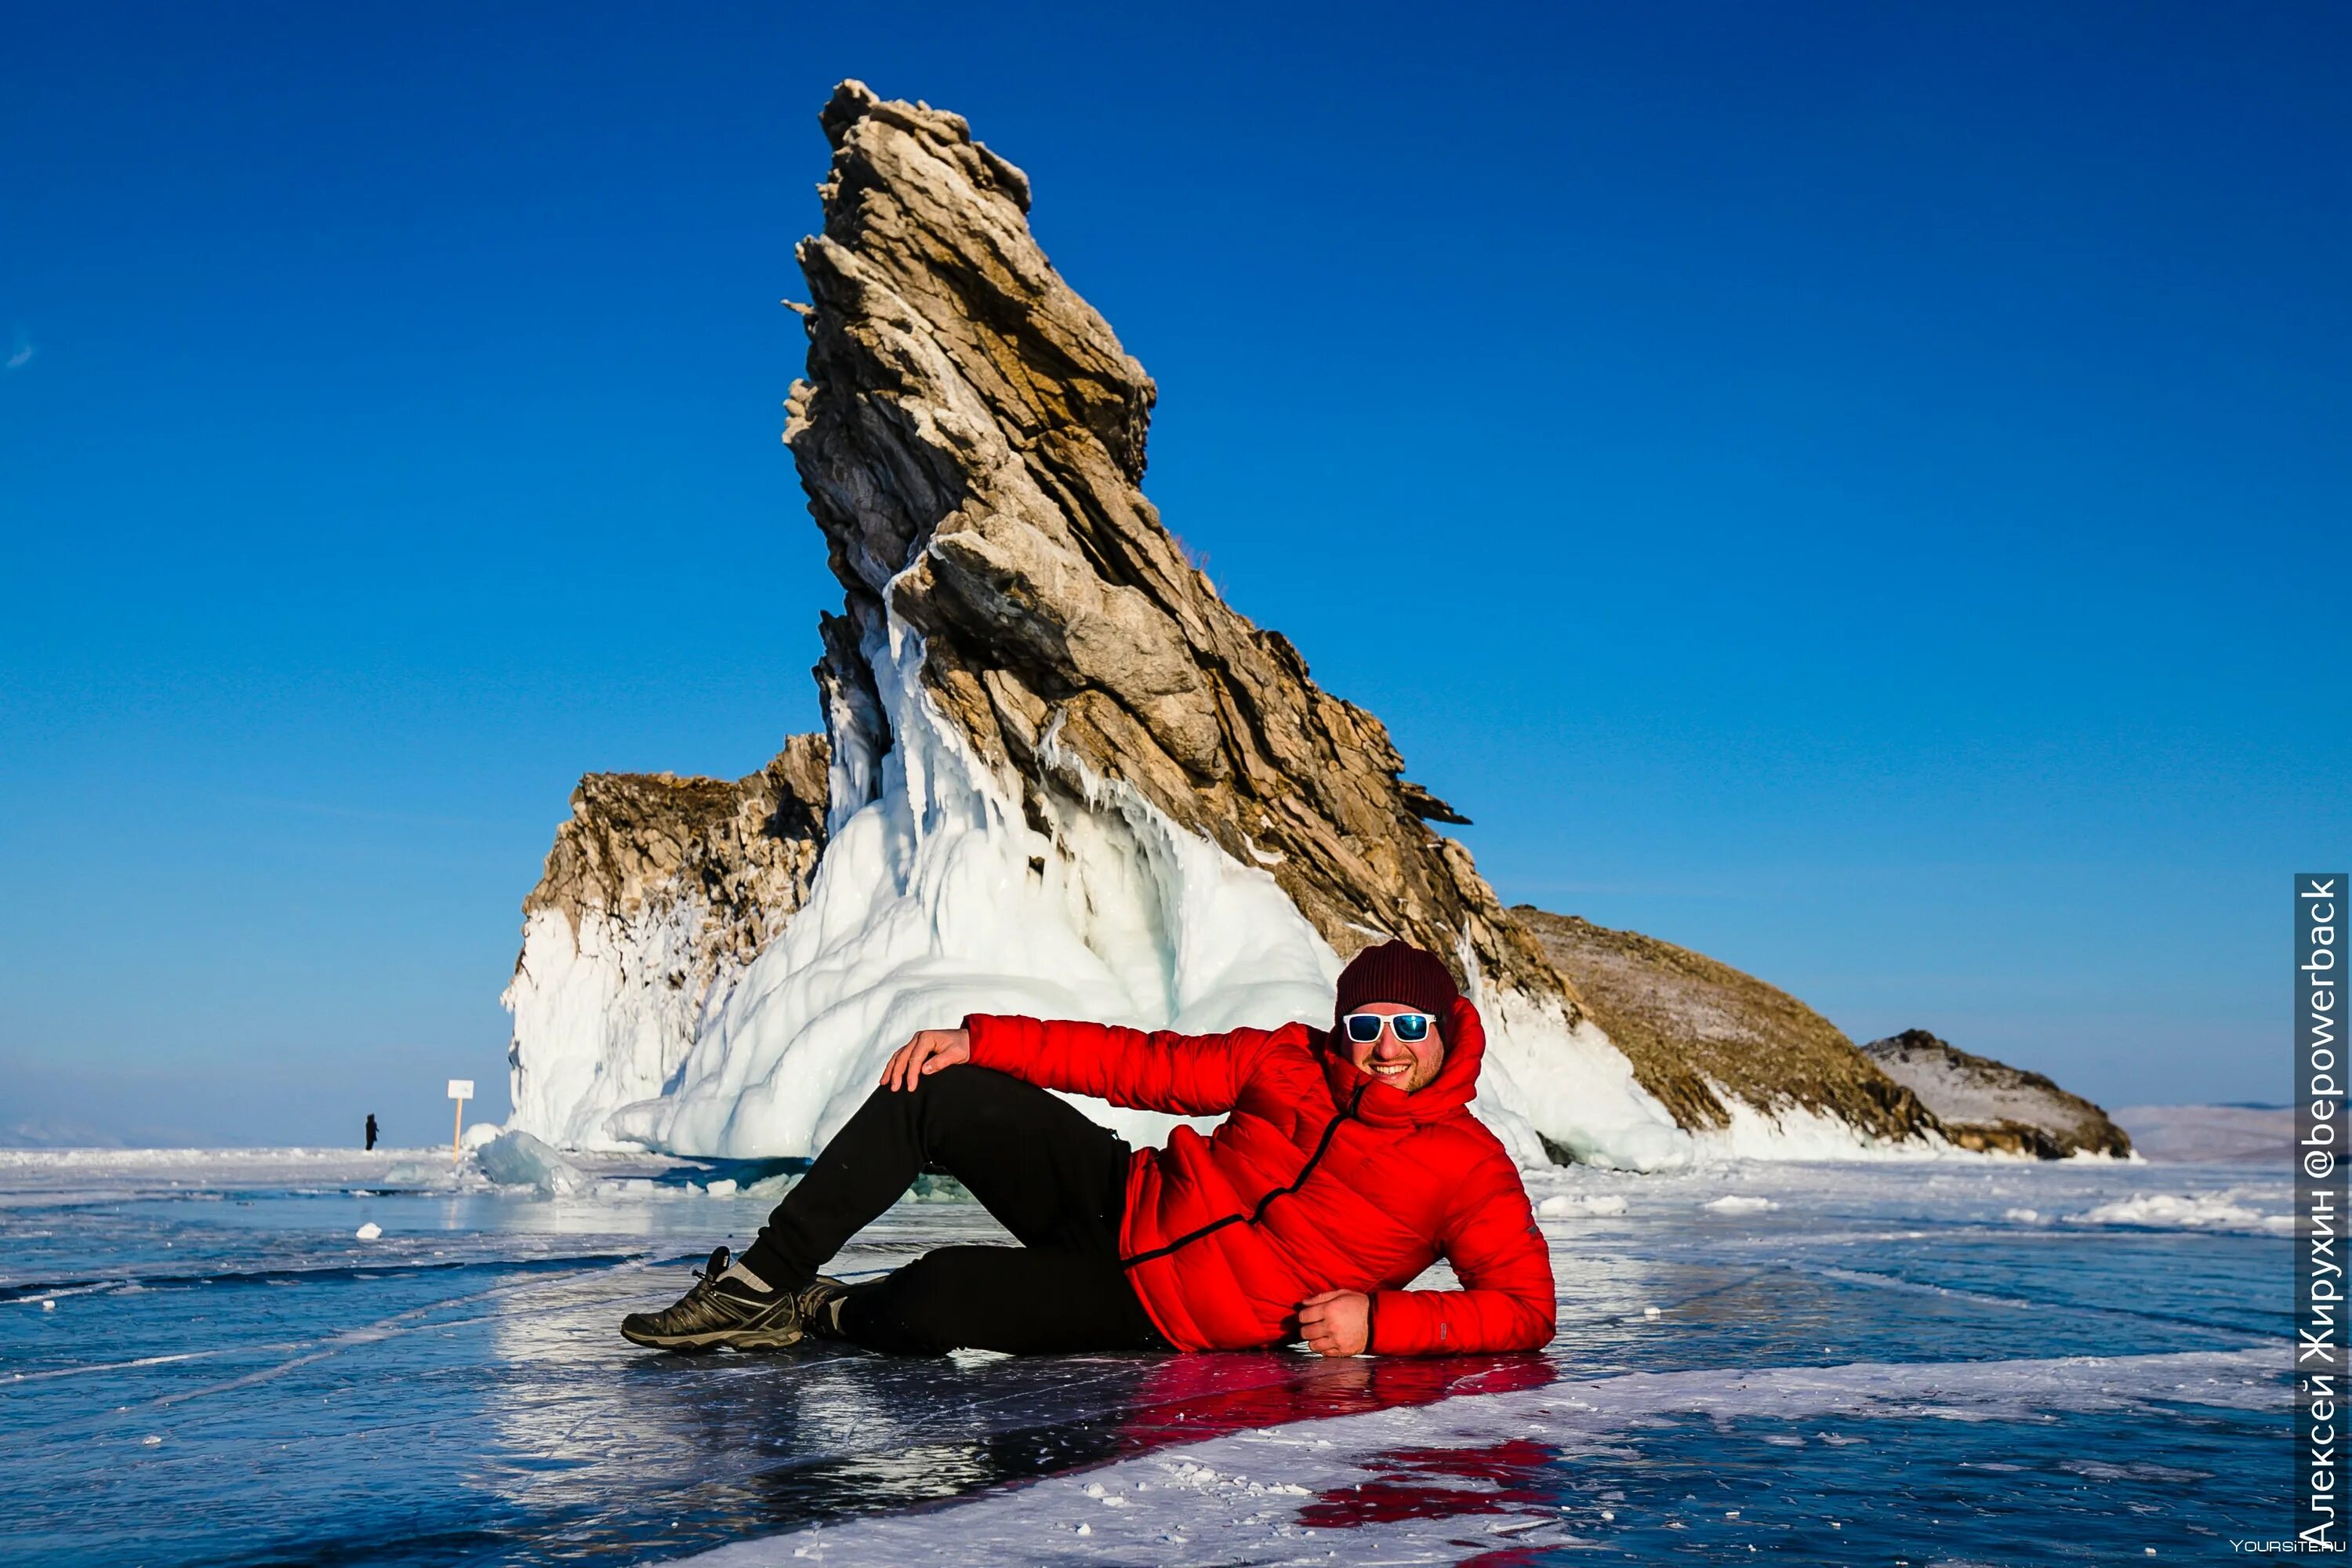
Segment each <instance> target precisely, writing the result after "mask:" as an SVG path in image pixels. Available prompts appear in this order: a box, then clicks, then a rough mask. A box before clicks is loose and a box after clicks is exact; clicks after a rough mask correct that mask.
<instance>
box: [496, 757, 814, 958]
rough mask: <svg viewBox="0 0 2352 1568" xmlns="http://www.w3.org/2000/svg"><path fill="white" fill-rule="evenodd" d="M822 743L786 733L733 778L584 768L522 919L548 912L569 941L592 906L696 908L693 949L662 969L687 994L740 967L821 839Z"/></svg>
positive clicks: (631, 917)
mask: <svg viewBox="0 0 2352 1568" xmlns="http://www.w3.org/2000/svg"><path fill="white" fill-rule="evenodd" d="M825 760H826V748H825V740H824V736H822V735H794V736H793V737H792V738H791V739H790V740H788V741H786V742H784V749H783V750H782V752H778V753H777V754H776V757H775V760H774V761H772V762H771V763H769V764H768V765H767V766H766V767H764V768H762V769H761V770H760V771H759V772H758V773H752V774H750V775H749V776H747V777H744V778H740V779H735V780H732V781H730V780H726V779H711V778H680V777H678V776H677V774H676V773H590V774H588V775H587V776H586V777H584V778H583V779H582V780H581V781H580V787H579V788H577V789H575V790H573V791H572V819H571V820H570V821H568V822H566V823H565V824H564V825H563V826H562V827H560V828H558V829H557V830H556V835H555V847H553V848H552V849H551V850H549V851H548V855H547V868H546V870H545V872H544V873H543V874H542V875H541V878H540V879H539V886H537V887H536V888H533V889H531V890H530V896H529V897H528V898H526V899H524V900H523V905H522V908H523V914H524V916H525V918H526V920H528V918H529V917H530V915H531V914H532V913H533V912H535V911H537V910H557V911H559V912H561V913H562V915H563V916H564V917H565V918H566V919H567V920H568V921H570V922H571V926H572V935H573V938H574V940H575V941H576V940H577V939H578V936H579V931H580V922H581V921H582V919H583V917H584V916H587V915H589V914H591V913H594V914H598V915H603V916H605V917H607V918H610V919H612V920H614V921H618V922H621V923H624V924H626V923H628V922H631V921H636V920H639V919H640V918H641V917H643V916H645V915H646V914H647V913H649V912H653V913H666V912H669V911H672V910H676V909H677V908H678V907H679V906H683V905H688V904H691V905H693V906H695V909H694V919H693V920H692V921H689V922H688V925H689V926H690V928H691V929H692V930H693V931H694V933H695V934H694V938H693V948H694V956H693V957H692V959H691V960H689V961H688V962H687V963H683V964H682V965H681V966H680V967H679V968H678V969H677V972H676V973H673V974H672V975H670V976H668V977H667V984H669V985H671V986H672V987H673V988H677V989H691V990H692V991H693V992H694V993H695V994H696V996H697V997H699V996H700V995H701V994H703V993H704V992H705V991H707V990H708V988H709V984H710V982H711V981H712V979H713V978H714V977H715V976H717V975H718V974H719V973H721V972H722V971H726V972H731V971H733V970H736V969H740V967H741V966H742V965H743V964H746V963H750V962H751V959H752V958H753V957H754V956H755V955H756V954H757V953H758V952H759V951H760V949H761V948H762V947H764V946H766V945H767V942H768V940H769V939H770V938H771V937H772V936H774V935H775V934H776V933H777V932H778V931H782V929H783V927H784V922H785V921H788V920H790V919H791V918H792V916H793V911H794V910H798V909H799V908H800V906H801V902H802V900H804V899H805V898H806V897H807V896H808V889H809V882H810V880H811V879H813V878H814V876H815V875H816V863H817V857H818V855H819V854H820V853H821V852H822V851H823V849H824V816H825V813H824V807H825Z"/></svg>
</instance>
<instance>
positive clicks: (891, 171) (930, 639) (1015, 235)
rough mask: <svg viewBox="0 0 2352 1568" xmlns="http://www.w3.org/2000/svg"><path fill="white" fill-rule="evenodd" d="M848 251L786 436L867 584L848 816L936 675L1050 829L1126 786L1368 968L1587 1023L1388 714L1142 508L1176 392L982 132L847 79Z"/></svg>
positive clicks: (815, 255)
mask: <svg viewBox="0 0 2352 1568" xmlns="http://www.w3.org/2000/svg"><path fill="white" fill-rule="evenodd" d="M823 121H824V130H825V134H826V137H827V138H828V140H829V141H830V142H831V143H832V145H833V149H834V152H833V162H832V167H831V171H830V173H829V174H828V176H827V178H826V180H825V182H824V184H823V185H822V186H820V187H819V188H820V191H821V192H822V194H823V195H824V231H823V232H822V233H821V234H817V235H814V236H812V237H809V238H808V239H806V240H804V241H803V243H802V245H801V247H800V249H799V257H800V260H801V265H802V268H803V272H804V273H805V274H806V276H807V279H808V284H809V289H810V294H811V299H812V300H813V304H812V305H811V306H810V307H809V308H808V309H807V310H805V311H804V313H803V323H804V325H805V327H806V330H807V332H808V340H809V351H808V372H807V377H806V379H805V380H804V381H803V382H800V383H797V384H795V385H794V387H793V393H792V396H791V398H790V400H789V412H790V417H789V420H788V424H787V427H786V430H785V440H786V441H787V442H788V443H789V445H790V446H791V447H792V450H793V458H794V459H795V461H796V462H797V464H798V465H799V468H800V473H801V479H802V483H803V487H804V488H805V489H806V490H807V492H808V495H809V505H810V510H811V512H812V514H813V515H814V518H815V520H816V521H817V524H818V526H819V527H820V528H821V529H823V531H824V534H825V538H826V540H827V542H828V544H829V546H830V554H831V562H832V565H833V568H834V571H835V575H836V576H838V577H839V578H840V580H841V583H842V585H843V588H844V591H845V605H844V610H843V614H842V615H841V616H838V617H828V618H827V620H826V623H825V626H824V644H825V653H824V659H823V661H822V662H821V663H820V664H819V666H818V668H817V677H818V681H819V684H820V686H821V687H822V688H823V690H824V697H825V706H826V713H827V723H828V726H829V729H830V731H831V733H832V736H833V740H834V774H833V778H834V801H833V808H832V809H833V812H834V821H835V823H839V822H840V821H841V820H843V817H844V815H845V813H846V812H847V811H851V810H854V809H856V806H857V805H860V804H862V803H863V802H864V801H865V800H867V799H871V798H872V797H873V791H874V789H875V787H876V783H875V781H876V778H877V759H878V758H880V757H881V756H882V755H883V754H884V753H885V752H887V750H888V749H889V747H890V746H891V744H892V742H893V737H892V736H891V735H890V734H889V732H888V728H887V722H886V721H885V720H884V718H883V712H884V705H883V704H882V703H881V702H880V701H879V700H878V699H877V688H876V681H875V674H874V670H875V664H876V661H877V659H882V658H896V657H898V654H897V652H896V650H897V648H898V646H899V643H898V641H897V640H894V635H893V634H894V630H910V631H912V632H914V633H917V634H919V636H920V638H921V644H920V647H921V666H920V669H919V680H920V682H921V685H922V688H923V689H924V690H925V691H926V692H927V693H928V694H929V697H930V698H931V700H933V702H934V703H935V704H936V706H937V708H938V709H939V710H940V712H941V713H942V714H943V715H945V716H946V717H947V718H948V720H949V721H950V722H951V723H952V725H953V726H954V727H955V729H956V730H958V731H961V735H962V736H963V738H964V740H965V741H966V742H968V743H969V745H970V747H971V751H972V752H973V753H974V754H975V755H976V756H977V757H978V758H979V759H981V761H982V763H983V765H985V766H986V767H988V768H989V769H990V770H992V772H993V773H995V775H996V777H997V779H998V781H999V784H1000V785H1001V787H1002V788H1003V790H1004V791H1005V792H1006V793H1007V794H1008V795H1010V796H1012V797H1013V798H1015V799H1018V800H1020V801H1021V802H1022V803H1023V805H1024V811H1025V813H1026V815H1027V816H1028V818H1029V820H1030V822H1031V824H1032V826H1038V827H1040V828H1041V829H1044V828H1045V826H1046V825H1047V824H1050V823H1052V822H1054V821H1055V820H1059V819H1061V818H1063V817H1065V816H1066V815H1067V813H1066V810H1064V809H1061V807H1063V806H1065V805H1066V803H1067V801H1068V800H1070V799H1071V798H1074V797H1077V796H1087V797H1088V798H1091V796H1092V795H1093V794H1094V792H1096V791H1097V789H1098V788H1099V787H1100V785H1101V784H1102V782H1103V781H1106V780H1108V781H1116V782H1117V783H1118V784H1123V785H1126V786H1129V787H1130V788H1131V789H1132V790H1133V791H1134V792H1135V793H1136V795H1139V797H1140V798H1141V799H1142V800H1143V801H1144V802H1146V803H1148V804H1149V805H1151V806H1153V807H1156V808H1157V809H1158V810H1159V811H1160V812H1161V813H1163V814H1165V815H1166V816H1168V817H1169V818H1171V819H1172V820H1173V821H1174V822H1176V823H1177V824H1179V825H1180V826H1183V827H1185V828H1188V829H1190V830H1192V831H1193V832H1195V833H1199V834H1201V835H1202V836H1204V837H1208V838H1210V839H1212V840H1213V841H1214V842H1215V843H1216V844H1217V845H1219V846H1220V847H1222V848H1223V849H1224V850H1225V851H1226V853H1228V854H1229V855H1231V856H1232V857H1233V858H1234V859H1235V860H1237V861H1239V862H1240V863H1241V864H1243V865H1244V866H1258V867H1263V868H1265V869H1266V870H1268V871H1270V872H1271V873H1272V875H1273V876H1274V878H1275V879H1276V881H1277V882H1278V883H1279V884H1280V885H1281V887H1282V889H1283V890H1284V891H1285V892H1286V894H1288V896H1289V897H1290V899H1291V900H1292V901H1293V902H1294V903H1295V904H1297V907H1298V909H1299V910H1300V911H1301V912H1302V913H1304V914H1305V915H1306V917H1307V920H1308V921H1310V922H1312V924H1313V925H1314V926H1315V928H1316V930H1317V931H1318V932H1319V933H1321V935H1322V936H1323V938H1324V939H1325V940H1326V941H1328V942H1329V943H1330V944H1331V945H1332V947H1333V948H1335V949H1336V950H1337V951H1338V952H1339V953H1340V954H1342V955H1343V956H1344V955H1346V954H1347V953H1349V952H1353V951H1354V950H1355V949H1357V948H1359V947H1360V946H1362V945H1364V944H1365V943H1366V942H1371V941H1375V940H1379V939H1381V938H1382V937H1385V936H1389V935H1397V936H1403V937H1406V938H1409V939H1411V940H1412V941H1414V942H1419V943H1421V944H1422V945H1423V946H1426V947H1429V948H1432V949H1433V950H1435V951H1437V952H1443V953H1446V954H1448V955H1450V956H1452V957H1454V959H1455V960H1456V961H1457V962H1459V961H1460V960H1462V959H1463V958H1465V957H1466V959H1467V960H1468V963H1469V964H1470V965H1474V966H1475V968H1476V970H1477V971H1478V972H1479V973H1480V974H1481V975H1482V976H1483V977H1484V978H1485V979H1486V980H1487V981H1488V982H1491V983H1494V984H1498V985H1500V986H1502V987H1504V988H1506V989H1507V990H1512V991H1517V992H1518V993H1520V994H1524V995H1527V996H1529V997H1532V998H1534V999H1536V1000H1537V1001H1538V1002H1551V1001H1557V1002H1558V1003H1559V1004H1560V1005H1562V1006H1563V1007H1564V1009H1565V1011H1566V1014H1567V1016H1569V1017H1570V1019H1571V1020H1572V1019H1573V1018H1575V1017H1576V1016H1579V1015H1578V1013H1577V1004H1576V1001H1575V997H1574V994H1573V992H1572V990H1570V988H1569V987H1568V986H1567V985H1566V984H1565V983H1564V982H1563V981H1562V980H1561V979H1560V977H1559V974H1558V973H1556V972H1555V971H1554V969H1553V967H1552V965H1551V964H1550V963H1549V961H1547V960H1546V958H1545V957H1544V955H1543V952H1542V951H1541V950H1540V949H1539V948H1538V946H1537V944H1536V943H1535V942H1534V940H1533V939H1532V938H1531V937H1529V935H1528V933H1527V932H1526V931H1524V930H1522V929H1521V928H1520V927H1519V925H1518V923H1517V921H1514V920H1513V919H1512V918H1511V916H1510V915H1509V914H1507V912H1506V911H1505V910H1503V909H1502V907H1501V905H1500V904H1499V902H1498V901H1497V900H1496V898H1495V896H1494V893H1493V891H1492V889H1489V888H1488V887H1487V885H1486V881H1485V880H1484V879H1482V878H1481V877H1480V876H1479V875H1478V873H1477V871H1476V869H1475V867H1474V866H1473V864H1472V862H1471V858H1470V856H1469V853H1468V852H1467V851H1466V850H1465V849H1464V848H1463V847H1461V846H1460V845H1459V844H1457V843H1455V842H1454V841H1453V840H1450V839H1446V838H1443V837H1439V836H1438V835H1437V834H1435V833H1434V832H1433V831H1432V830H1431V829H1430V828H1429V827H1428V826H1426V821H1427V820H1436V821H1460V820H1463V818H1462V817H1461V816H1460V815H1459V814H1458V813H1456V812H1454V809H1453V808H1452V807H1451V806H1449V805H1446V804H1445V803H1444V801H1441V800H1438V799H1437V798H1436V797H1435V796H1433V795H1431V794H1430V793H1429V792H1428V791H1427V790H1425V789H1423V788H1421V787H1420V786H1418V785H1416V784H1411V783H1409V782H1407V781H1405V780H1404V779H1403V778H1402V771H1403V761H1402V758H1401V757H1400V756H1399V755H1398V753H1397V751H1396V748H1395V746H1394V745H1393V744H1392V743H1391V740H1390V738H1389V734H1388V731H1386V729H1385V728H1384V727H1383V726H1382V725H1381V722H1380V721H1379V720H1377V719H1375V718H1374V717H1373V716H1372V715H1371V714H1370V713H1368V712H1366V711H1365V710H1362V709H1360V708H1358V707H1356V706H1355V705H1354V704H1352V703H1349V702H1347V701H1345V700H1341V699H1339V698H1336V697H1333V696H1331V695H1330V694H1328V693H1327V692H1325V691H1323V690H1321V689H1319V688H1318V687H1317V686H1316V685H1315V683H1314V681H1313V680H1312V679H1310V678H1309V676H1308V673H1307V663H1306V660H1305V659H1304V658H1301V657H1300V656H1299V653H1298V650H1297V648H1295V647H1292V646H1291V644H1290V643H1289V641H1288V640H1287V639H1286V638H1285V637H1282V636H1281V635H1280V634H1279V633H1276V632H1271V631H1265V630H1261V629H1260V628H1258V627H1257V626H1254V625H1252V624H1251V623H1250V622H1249V621H1248V620H1247V619H1245V618H1244V616H1241V615H1240V614H1239V613H1237V612H1236V611H1234V610H1233V609H1232V608H1230V607H1229V606H1227V605H1225V604H1224V603H1223V601H1222V600H1221V599H1220V598H1219V596H1218V595H1217V593H1216V591H1215V589H1214V588H1213V586H1211V584H1209V582H1208V580H1207V579H1206V578H1205V577H1204V576H1202V574H1201V573H1199V572H1198V571H1196V570H1195V569H1194V568H1193V567H1192V564H1191V563H1190V562H1189V561H1188V560H1187V559H1186V557H1185V554H1184V552H1183V550H1182V548H1181V546H1180V545H1179V544H1178V543H1177V542H1176V541H1175V540H1174V539H1173V538H1172V537H1171V535H1170V533H1169V531H1168V530H1167V529H1166V528H1164V527H1163V526H1162V525H1161V523H1160V516H1159V513H1158V511H1157V510H1155V509H1154V508H1153V506H1152V505H1151V503H1150V500H1147V499H1146V498H1145V497H1144V495H1143V493H1142V492H1141V490H1140V489H1139V484H1140V481H1141V479H1142V476H1143V471H1144V448H1145V439H1146V436H1147V433H1148V430H1149V426H1150V415H1151V409H1152V405H1153V401H1154V399H1155V397H1156V395H1157V390H1156V388H1155V387H1154V386H1153V384H1152V382H1151V379H1150V376H1149V375H1147V374H1145V373H1144V370H1143V367H1142V366H1141V365H1140V364H1139V363H1137V362H1136V361H1135V359H1134V358H1133V357H1132V356H1130V355H1129V354H1128V353H1127V352H1126V351H1125V350H1124V349H1123V348H1122V347H1121V346H1120V344H1119V342H1118V337H1117V335H1116V334H1114V333H1113V332H1112V331H1111V329H1110V327H1109V325H1108V322H1106V321H1104V320H1103V318H1102V317H1101V316H1100V315H1099V314H1097V312H1096V311H1095V310H1094V309H1093V308H1092V307H1091V306H1089V305H1088V304H1087V302H1086V301H1085V300H1083V299H1081V298H1080V297H1079V296H1078V295H1077V293H1076V291H1075V290H1073V289H1071V288H1070V286H1069V285H1068V284H1067V283H1066V282H1065V281H1064V280H1063V279H1062V278H1061V276H1060V275H1059V274H1058V273H1057V272H1055V269H1054V268H1053V266H1052V264H1051V263H1050V262H1049V261H1047V259H1046V258H1045V252H1044V251H1043V250H1042V249H1040V248H1039V247H1038V245H1037V242H1036V240H1035V239H1034V237H1033V236H1032V235H1031V233H1030V231H1029V225H1028V218H1027V213H1028V206H1029V185H1028V180H1027V178H1026V176H1025V175H1024V174H1022V173H1021V171H1019V170H1018V169H1016V168H1014V167H1013V165H1012V164H1011V163H1007V162H1005V160H1003V158H1002V157H999V156H998V155H996V154H995V153H992V152H990V151H989V150H988V149H987V148H986V147H984V146H982V144H981V143H979V142H975V141H973V140H972V138H971V128H970V127H969V126H968V125H967V124H966V122H965V121H963V120H962V118H961V117H960V116H957V115H953V114H948V113H944V112H942V111H940V110H931V109H926V108H923V107H921V106H919V105H912V104H906V103H898V102H888V101H885V100H880V99H878V98H877V97H876V96H875V95H874V94H873V93H872V92H871V91H870V90H868V89H866V87H865V86H864V85H863V84H861V83H857V82H845V83H843V84H842V86H841V87H840V88H839V89H837V90H836V91H835V94H834V97H833V100H832V101H831V102H830V103H828V104H827V105H826V106H825V110H824V116H823Z"/></svg>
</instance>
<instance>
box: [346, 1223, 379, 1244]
mask: <svg viewBox="0 0 2352 1568" xmlns="http://www.w3.org/2000/svg"><path fill="white" fill-rule="evenodd" d="M352 1235H353V1236H355V1237H358V1238H359V1239H360V1240H362V1241H373V1240H374V1239H375V1238H376V1237H380V1236H382V1235H383V1226H380V1225H378V1224H376V1222H375V1221H373V1220H370V1221H368V1222H367V1224H365V1225H363V1226H360V1227H359V1229H357V1230H355V1231H353V1232H352Z"/></svg>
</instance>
